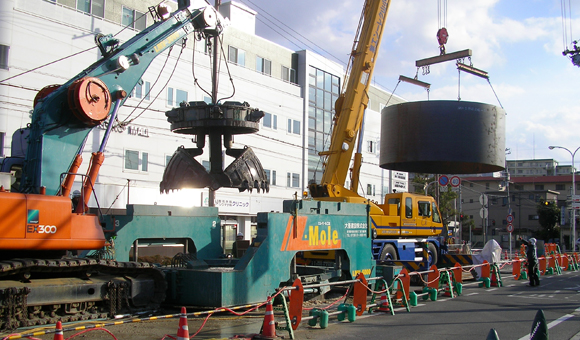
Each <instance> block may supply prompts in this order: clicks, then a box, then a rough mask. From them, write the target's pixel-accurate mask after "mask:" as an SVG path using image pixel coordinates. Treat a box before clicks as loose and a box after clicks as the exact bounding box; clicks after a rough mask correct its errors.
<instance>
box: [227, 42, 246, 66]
mask: <svg viewBox="0 0 580 340" xmlns="http://www.w3.org/2000/svg"><path fill="white" fill-rule="evenodd" d="M228 60H229V61H230V62H231V63H235V64H238V65H240V66H246V52H245V51H244V50H242V49H239V48H237V47H233V46H229V48H228Z"/></svg>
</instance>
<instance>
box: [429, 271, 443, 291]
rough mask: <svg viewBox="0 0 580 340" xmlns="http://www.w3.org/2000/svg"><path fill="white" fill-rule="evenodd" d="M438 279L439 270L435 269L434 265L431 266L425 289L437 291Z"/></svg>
mask: <svg viewBox="0 0 580 340" xmlns="http://www.w3.org/2000/svg"><path fill="white" fill-rule="evenodd" d="M440 277H441V275H440V273H439V268H437V266H436V265H432V266H431V268H429V274H427V281H428V282H427V287H429V288H433V289H439V278H440Z"/></svg>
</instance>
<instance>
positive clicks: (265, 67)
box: [256, 57, 272, 75]
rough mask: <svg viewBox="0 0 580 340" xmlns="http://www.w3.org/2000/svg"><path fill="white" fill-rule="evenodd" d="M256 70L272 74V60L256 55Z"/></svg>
mask: <svg viewBox="0 0 580 340" xmlns="http://www.w3.org/2000/svg"><path fill="white" fill-rule="evenodd" d="M256 71H258V72H260V73H263V74H267V75H272V62H271V61H270V60H268V59H264V58H262V57H256Z"/></svg>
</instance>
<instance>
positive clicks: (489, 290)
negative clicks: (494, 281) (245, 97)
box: [486, 288, 497, 292]
mask: <svg viewBox="0 0 580 340" xmlns="http://www.w3.org/2000/svg"><path fill="white" fill-rule="evenodd" d="M494 290H497V288H490V289H487V290H486V291H488V292H493V291H494Z"/></svg>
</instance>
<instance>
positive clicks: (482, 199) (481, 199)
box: [479, 194, 487, 205]
mask: <svg viewBox="0 0 580 340" xmlns="http://www.w3.org/2000/svg"><path fill="white" fill-rule="evenodd" d="M479 203H481V205H487V195H486V194H481V195H479Z"/></svg>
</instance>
